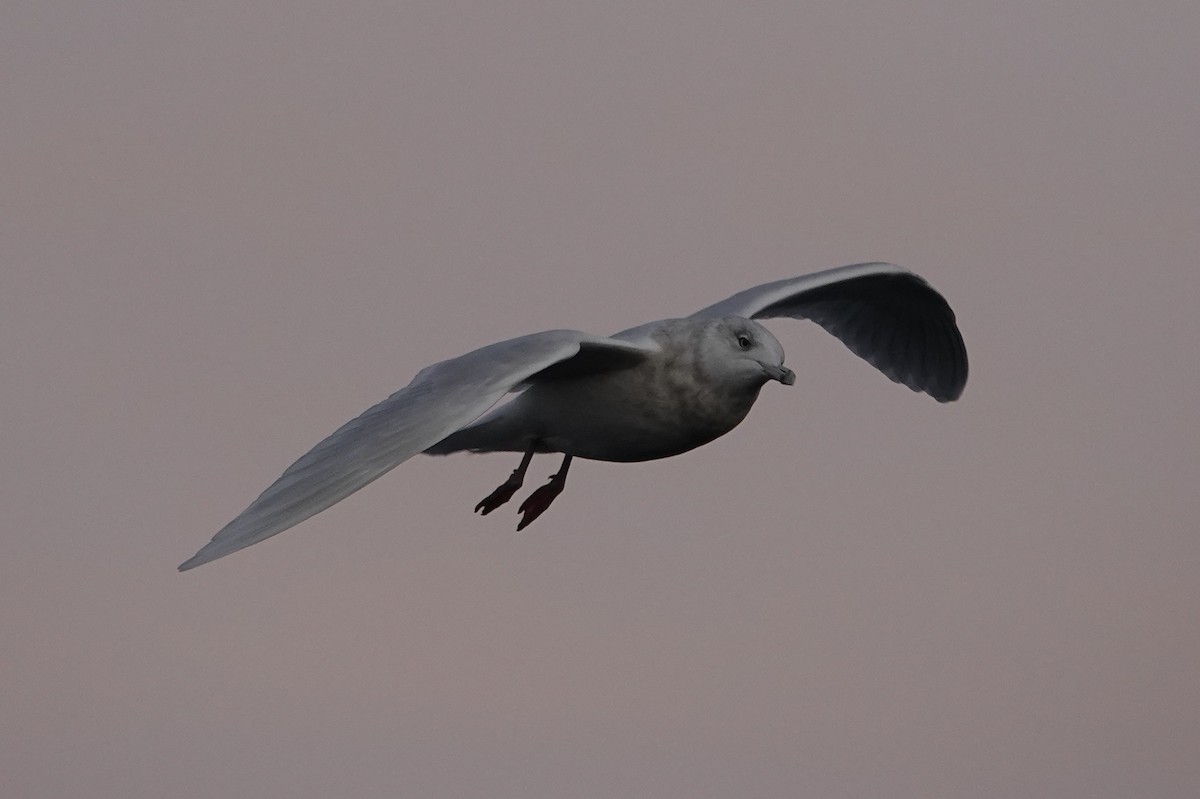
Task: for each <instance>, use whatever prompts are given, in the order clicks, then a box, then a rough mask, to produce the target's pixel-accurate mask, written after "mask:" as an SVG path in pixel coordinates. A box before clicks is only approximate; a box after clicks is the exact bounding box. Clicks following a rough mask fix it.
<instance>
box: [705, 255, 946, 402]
mask: <svg viewBox="0 0 1200 799" xmlns="http://www.w3.org/2000/svg"><path fill="white" fill-rule="evenodd" d="M726 315H735V316H744V317H746V318H747V319H778V318H780V317H790V318H792V319H810V320H812V321H813V322H816V323H817V324H818V325H820V326H821V327H823V328H825V329H826V330H827V331H829V332H830V333H832V334H833V335H834V336H836V337H837V338H838V339H840V340H841V341H842V343H843V344H845V345H846V346H847V347H849V348H850V350H851V351H852V352H854V354H856V355H858V356H859V357H861V358H863V359H864V360H866V361H867V362H868V363H870V364H871V365H873V366H874V367H875V368H877V369H879V371H881V372H883V373H884V374H885V375H887V376H888V377H890V378H891V379H892V380H895V381H896V382H897V383H903V384H904V385H906V386H908V387H909V388H911V389H912V390H913V391H923V392H925V393H926V394H929V395H930V396H932V397H933V398H934V399H936V400H937V401H938V402H950V401H952V400H956V399H958V398H959V396H960V395H961V394H962V392H963V388H964V387H965V386H966V384H967V348H966V345H964V344H963V339H962V334H961V333H960V332H959V330H958V325H957V324H956V322H955V318H954V311H953V310H951V308H950V304H949V303H947V302H946V300H945V298H944V297H942V295H941V294H939V293H937V291H935V290H934V289H933V287H932V286H930V285H929V283H927V282H926V281H925V280H924V278H922V277H921V276H919V275H917V274H914V273H913V272H910V271H909V270H907V269H904V268H903V267H899V266H895V265H894V264H885V263H869V264H853V265H851V266H842V267H838V268H837V269H826V270H825V271H824V272H814V273H813V274H811V275H801V276H800V277H793V278H788V279H786V280H777V281H775V282H774V283H764V284H763V285H761V286H755V287H754V288H749V289H746V290H745V291H741V292H738V293H737V294H734V295H733V296H732V297H728V298H727V299H724V300H721V301H720V302H718V303H715V304H713V305H710V306H708V307H707V308H704V309H702V310H699V311H697V312H696V313H694V314H692V316H693V317H697V318H711V317H715V316H726Z"/></svg>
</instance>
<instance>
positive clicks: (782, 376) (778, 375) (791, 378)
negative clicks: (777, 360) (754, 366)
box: [763, 364, 796, 386]
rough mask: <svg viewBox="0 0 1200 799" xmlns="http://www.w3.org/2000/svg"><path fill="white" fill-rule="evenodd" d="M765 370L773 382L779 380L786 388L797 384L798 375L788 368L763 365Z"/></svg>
mask: <svg viewBox="0 0 1200 799" xmlns="http://www.w3.org/2000/svg"><path fill="white" fill-rule="evenodd" d="M763 370H764V371H765V372H766V373H767V377H769V378H771V379H772V380H778V381H779V382H780V383H783V384H784V385H785V386H790V385H791V384H792V383H795V382H796V373H795V372H793V371H792V370H791V369H788V368H787V367H786V366H767V365H766V364H763Z"/></svg>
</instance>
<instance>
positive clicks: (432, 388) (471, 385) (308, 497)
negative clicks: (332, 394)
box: [179, 330, 654, 571]
mask: <svg viewBox="0 0 1200 799" xmlns="http://www.w3.org/2000/svg"><path fill="white" fill-rule="evenodd" d="M653 351H654V350H653V348H651V347H649V346H646V345H641V344H636V343H631V342H627V341H617V340H615V339H610V338H603V337H600V336H592V335H589V334H587V333H580V332H579V331H576V330H551V331H547V332H545V333H534V334H532V335H528V336H521V337H520V338H514V339H509V340H508V341H501V342H499V343H496V344H490V345H488V346H486V347H482V348H480V349H477V350H474V351H473V352H468V353H467V354H466V355H462V356H459V357H458V358H451V359H450V360H447V361H441V362H440V363H436V364H434V365H432V366H428V367H426V368H425V369H422V370H421V371H420V372H418V373H417V376H416V377H414V378H413V380H412V382H411V383H409V384H408V385H407V386H405V387H404V388H402V389H400V390H399V391H397V392H396V393H395V394H392V395H391V396H390V397H388V398H387V399H385V400H384V401H383V402H380V403H379V404H377V405H375V406H374V407H371V408H369V409H367V410H366V411H365V412H363V413H362V414H361V415H360V416H358V417H356V418H354V419H352V420H350V421H349V422H347V423H346V424H344V425H342V426H341V427H339V428H338V429H337V430H336V431H335V432H334V433H333V434H332V435H330V436H329V437H328V438H326V439H325V440H324V441H322V442H321V443H319V444H317V445H316V446H315V447H313V448H312V449H311V450H309V451H308V453H306V454H305V455H303V456H302V457H301V458H300V459H299V460H298V461H296V462H295V463H293V464H292V465H291V466H289V467H288V468H287V470H286V471H285V472H284V473H283V474H282V475H281V476H280V478H279V479H278V480H276V481H275V482H274V483H272V484H271V486H270V487H269V488H268V489H267V490H266V491H264V492H263V493H262V494H261V495H259V497H258V499H256V500H254V502H252V503H250V506H249V507H248V508H246V510H244V511H242V513H241V514H240V515H239V516H238V517H237V518H236V519H234V520H233V521H231V522H230V523H229V524H227V525H225V527H223V528H222V529H221V530H220V532H218V533H217V534H216V536H214V537H213V539H212V541H210V542H209V543H208V544H206V545H205V546H204V547H203V548H202V549H201V550H200V551H199V552H197V553H196V554H195V555H193V556H192V557H191V558H189V559H188V560H187V561H185V562H184V563H182V564H181V565H180V566H179V570H180V571H186V570H187V569H192V568H195V567H196V566H200V565H201V564H204V563H208V562H209V561H211V560H216V559H217V558H220V557H223V556H225V555H228V554H230V553H231V552H236V551H237V550H239V549H244V548H245V547H248V546H250V545H251V544H256V543H258V542H259V541H262V540H263V539H265V538H269V537H271V536H273V535H275V534H276V533H280V532H283V531H284V530H286V529H288V528H289V527H292V526H293V525H296V524H299V523H300V522H302V521H304V520H305V519H307V518H308V517H310V516H312V515H314V514H316V513H319V512H320V511H323V510H325V509H326V508H328V507H329V506H330V505H333V504H334V503H335V502H338V501H340V500H342V499H345V498H346V497H348V496H349V495H350V494H353V493H354V492H355V491H357V490H358V489H360V488H362V487H363V486H365V485H367V484H368V483H370V482H371V481H373V480H375V479H377V478H379V477H381V476H383V474H385V473H386V472H387V471H389V470H390V469H393V468H395V467H396V466H398V465H400V464H401V463H403V462H404V461H405V460H407V459H408V458H410V457H412V456H413V455H416V454H417V453H419V452H421V451H423V450H425V449H426V448H428V447H430V446H432V445H433V444H435V443H437V442H438V441H441V440H442V439H443V438H445V437H446V436H447V435H449V434H450V433H452V432H454V431H455V430H457V429H459V428H460V427H462V426H463V425H465V424H468V423H470V422H472V421H474V420H475V419H476V418H478V417H479V416H480V415H481V414H482V413H483V412H484V411H486V410H487V409H488V408H490V407H492V406H493V405H495V404H496V403H497V402H498V401H499V400H500V399H501V397H503V396H504V395H505V394H506V393H508V392H509V391H512V390H514V389H516V388H519V387H521V386H522V385H523V384H524V383H526V381H528V380H530V379H533V378H536V377H539V376H542V375H543V374H545V375H546V376H557V373H568V372H578V371H591V372H602V371H610V370H614V369H620V368H623V367H626V366H630V365H633V364H635V363H638V362H640V361H641V360H642V359H643V358H645V357H646V356H647V355H648V354H649V353H651V352H653Z"/></svg>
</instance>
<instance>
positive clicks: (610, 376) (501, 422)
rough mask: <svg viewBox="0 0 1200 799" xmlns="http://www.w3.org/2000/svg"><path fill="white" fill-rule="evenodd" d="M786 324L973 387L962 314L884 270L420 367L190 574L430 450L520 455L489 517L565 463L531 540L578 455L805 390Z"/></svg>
mask: <svg viewBox="0 0 1200 799" xmlns="http://www.w3.org/2000/svg"><path fill="white" fill-rule="evenodd" d="M778 317H790V318H792V319H810V320H812V321H813V322H816V323H817V324H818V325H820V326H821V327H823V328H825V330H827V331H829V332H830V333H832V334H833V335H834V336H836V337H837V338H839V339H840V340H841V341H842V342H843V343H844V344H845V345H846V346H847V347H849V348H850V350H851V351H853V352H854V353H855V354H856V355H858V356H860V357H862V358H864V359H866V360H867V361H868V362H869V363H871V364H872V365H873V366H875V367H876V368H877V369H879V370H880V371H881V372H883V373H884V374H885V375H887V376H888V377H890V378H891V379H892V380H894V381H895V382H897V383H903V384H904V385H906V386H908V387H909V388H911V389H912V390H913V391H922V392H925V393H926V394H929V395H930V396H931V397H933V398H934V399H936V400H937V401H938V402H951V401H953V400H956V399H958V398H959V396H960V395H961V394H962V391H963V387H964V386H965V385H966V382H967V350H966V347H965V346H964V345H963V340H962V335H961V334H960V333H959V331H958V327H957V325H956V324H955V319H954V312H953V311H952V310H951V309H950V306H949V304H947V302H946V300H945V299H943V298H942V296H941V295H940V294H938V293H937V292H936V291H934V290H933V288H932V287H930V285H929V284H928V283H926V282H925V280H923V279H922V278H921V277H919V276H918V275H916V274H913V273H912V272H910V271H908V270H906V269H903V268H901V267H899V266H894V265H892V264H885V263H869V264H854V265H852V266H843V267H840V268H837V269H829V270H826V271H824V272H816V273H813V274H810V275H803V276H801V277H794V278H788V279H786V280H779V281H776V282H774V283H766V284H764V285H761V286H756V287H754V288H752V289H747V290H746V291H743V292H740V293H738V294H735V295H733V296H732V297H730V298H728V299H725V300H722V301H721V302H718V303H716V304H715V305H710V306H708V307H707V308H704V309H702V310H700V311H697V312H696V313H694V314H692V315H691V316H688V317H686V318H683V319H663V320H660V321H657V322H650V323H648V324H644V325H641V326H639V327H635V328H631V329H629V330H624V331H622V332H620V333H616V334H614V335H612V336H609V337H607V338H606V337H603V336H593V335H590V334H588V333H581V332H579V331H577V330H549V331H546V332H544V333H533V334H532V335H528V336H521V337H519V338H514V339H509V340H508V341H501V342H499V343H496V344H489V345H488V346H486V347H482V348H480V349H477V350H475V351H473V352H468V353H467V354H466V355H462V356H459V357H457V358H451V359H450V360H447V361H442V362H440V363H435V364H434V365H432V366H428V367H426V368H424V369H422V370H421V371H420V372H418V373H417V376H416V377H414V378H413V379H412V382H411V383H409V384H408V385H407V386H405V387H404V388H402V389H400V390H399V391H397V392H396V393H395V394H393V395H391V396H390V397H388V398H387V399H385V400H384V401H383V402H380V403H379V404H378V405H375V406H374V407H372V408H369V409H367V410H366V411H365V412H364V413H363V414H362V415H361V416H358V417H357V418H355V419H352V420H350V421H349V422H347V423H346V424H344V425H342V426H341V427H340V428H338V429H337V430H336V431H334V433H333V434H332V435H330V436H329V437H328V438H326V439H325V440H324V441H322V442H321V443H319V444H317V445H316V446H315V447H313V448H312V449H311V450H309V451H308V453H306V454H305V455H304V456H303V457H301V458H300V459H299V460H298V461H296V462H295V463H293V464H292V465H291V466H289V467H288V468H287V470H286V471H285V472H284V473H283V474H282V475H281V476H280V478H279V479H278V480H276V481H275V482H274V483H272V484H271V486H270V487H269V488H267V490H266V491H264V492H263V493H262V494H261V495H259V497H258V499H256V500H254V501H253V502H252V503H250V506H249V507H248V508H246V509H245V510H244V511H242V513H241V514H240V515H239V516H238V517H237V518H236V519H234V520H233V521H231V522H230V523H229V524H227V525H225V526H224V527H223V528H221V530H220V532H218V533H217V534H216V535H215V536H214V537H213V539H212V541H210V542H209V543H208V544H206V545H205V546H204V547H203V548H202V549H201V550H200V551H199V552H197V553H196V554H195V555H193V556H192V557H191V558H189V559H188V560H187V561H185V562H184V563H182V564H181V565H180V566H179V569H180V571H185V570H187V569H192V568H195V567H196V566H200V565H201V564H204V563H208V562H209V561H212V560H216V559H217V558H221V557H224V556H225V555H228V554H230V553H231V552H236V551H238V550H239V549H244V548H245V547H248V546H250V545H251V544H256V543H258V542H259V541H262V540H263V539H265V538H270V537H271V536H273V535H275V534H276V533H280V532H283V531H284V530H286V529H288V528H289V527H292V526H293V525H296V524H299V523H300V522H302V521H304V520H305V519H307V518H308V517H310V516H312V515H314V514H316V513H319V512H321V511H323V510H325V509H326V508H328V507H329V506H330V505H332V504H334V503H335V502H339V501H341V500H343V499H345V498H346V497H348V496H350V495H351V494H353V493H354V492H355V491H357V490H358V489H360V488H362V487H363V486H365V485H367V484H368V483H370V482H371V481H373V480H375V479H376V478H379V477H382V476H383V475H384V474H385V473H386V472H388V471H389V470H391V469H393V468H395V467H396V466H399V465H400V464H401V463H403V462H404V461H406V460H408V459H409V458H411V457H412V456H413V455H416V454H418V453H425V454H427V455H446V454H448V453H451V452H461V451H463V450H466V451H469V452H521V453H523V455H522V456H521V463H520V465H519V466H517V468H516V469H514V470H513V472H512V474H511V475H510V476H509V478H508V479H507V480H505V481H504V483H502V484H501V485H500V486H499V487H498V488H497V489H496V490H495V491H493V492H492V493H491V494H489V495H488V496H487V497H486V498H484V499H483V500H482V501H481V502H480V503H479V504H478V505H476V506H475V510H476V511H478V512H481V513H484V514H487V513H491V512H492V511H493V510H495V509H496V508H498V507H499V506H500V505H503V504H504V503H505V502H507V501H508V500H509V499H511V498H512V496H513V494H515V493H516V492H517V490H518V489H519V488H520V487H521V484H522V482H523V480H524V477H525V471H526V469H528V467H529V462H530V461H531V460H532V459H533V455H534V453H538V452H558V453H562V455H563V459H562V465H561V466H560V467H559V470H558V472H557V473H555V474H554V475H553V476H552V477H551V478H550V482H549V483H547V484H546V485H544V486H542V487H540V488H538V489H537V490H536V491H534V492H533V493H532V494H531V495H530V496H529V497H528V498H527V499H526V500H525V502H524V503H523V504H522V505H521V506H520V508H519V510H518V512H519V513H520V514H522V517H521V522H520V524H519V525H518V526H517V529H518V530H520V529H523V528H524V527H525V526H526V525H528V524H529V523H530V522H532V521H533V520H534V519H536V518H537V517H538V516H540V515H541V514H542V513H543V512H544V511H545V510H546V508H548V507H549V506H550V503H551V502H553V501H554V498H555V497H556V496H558V494H559V493H560V492H561V491H562V489H563V485H564V484H565V482H566V477H567V469H568V468H569V467H570V465H571V460H572V458H576V457H578V458H590V459H592V460H602V461H618V462H632V461H644V460H652V459H654V458H666V457H669V456H671V455H678V454H680V453H681V452H687V451H688V450H690V449H694V448H696V447H698V446H700V445H701V444H707V443H708V442H709V441H712V440H713V439H715V438H718V437H719V436H723V435H724V434H726V433H728V432H729V431H730V430H732V429H733V428H734V427H736V426H737V425H738V423H739V422H741V421H742V419H744V418H745V416H746V414H747V413H748V412H749V411H750V406H751V405H753V404H754V401H755V399H757V398H758V392H759V389H761V388H762V386H763V385H764V384H765V383H766V382H767V381H769V380H777V381H779V382H780V383H782V384H783V385H789V386H790V385H791V384H792V383H793V382H795V379H796V375H795V373H793V372H792V370H791V369H788V368H786V367H784V365H783V348H782V347H781V346H779V342H778V341H777V340H776V339H775V337H774V336H773V335H771V333H770V332H768V331H767V329H766V328H764V327H763V326H762V325H760V324H759V323H758V322H755V321H753V320H755V319H774V318H778ZM513 392H518V393H517V396H516V397H514V398H513V399H512V400H511V401H510V402H507V403H504V404H502V405H500V406H499V407H497V408H495V409H492V406H494V405H496V403H497V402H499V401H500V399H501V398H503V397H504V396H505V395H506V394H509V393H513ZM489 409H492V410H491V412H490V413H489V412H488V411H489Z"/></svg>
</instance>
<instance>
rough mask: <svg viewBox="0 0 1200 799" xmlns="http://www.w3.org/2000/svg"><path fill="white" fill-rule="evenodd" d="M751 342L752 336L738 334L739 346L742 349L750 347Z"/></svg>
mask: <svg viewBox="0 0 1200 799" xmlns="http://www.w3.org/2000/svg"><path fill="white" fill-rule="evenodd" d="M751 343H752V342H751V341H750V337H749V336H747V335H746V334H745V333H743V334H742V335H740V336H738V346H739V347H741V348H742V349H744V350H748V349H750V344H751Z"/></svg>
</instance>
